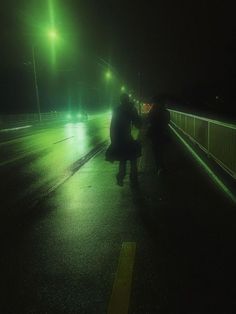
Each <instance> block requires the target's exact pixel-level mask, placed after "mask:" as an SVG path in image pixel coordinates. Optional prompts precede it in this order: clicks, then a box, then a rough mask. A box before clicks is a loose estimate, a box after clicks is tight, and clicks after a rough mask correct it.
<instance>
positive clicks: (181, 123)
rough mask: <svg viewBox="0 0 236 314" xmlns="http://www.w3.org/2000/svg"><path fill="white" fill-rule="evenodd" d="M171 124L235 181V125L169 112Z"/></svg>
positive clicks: (173, 111)
mask: <svg viewBox="0 0 236 314" xmlns="http://www.w3.org/2000/svg"><path fill="white" fill-rule="evenodd" d="M169 111H170V116H171V122H172V123H173V125H175V126H176V127H177V128H178V129H180V130H181V131H182V132H183V133H185V134H186V135H187V136H188V137H189V138H190V139H191V140H192V141H193V142H195V143H196V144H198V145H199V147H200V148H201V149H202V150H204V151H205V152H206V153H207V155H208V156H209V157H212V158H213V159H214V160H215V161H216V162H217V163H218V164H219V165H220V166H221V167H222V168H223V169H224V170H225V171H227V172H228V173H229V174H230V175H231V176H232V177H233V178H234V179H236V125H233V124H227V123H224V122H220V121H216V120H211V119H207V118H204V117H199V116H196V115H192V114H188V113H184V112H180V111H175V110H171V109H169Z"/></svg>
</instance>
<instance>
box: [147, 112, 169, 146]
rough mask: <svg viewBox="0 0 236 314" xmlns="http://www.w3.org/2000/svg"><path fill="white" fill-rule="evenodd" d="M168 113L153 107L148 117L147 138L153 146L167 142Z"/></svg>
mask: <svg viewBox="0 0 236 314" xmlns="http://www.w3.org/2000/svg"><path fill="white" fill-rule="evenodd" d="M169 123H170V113H169V111H168V110H167V109H165V108H158V107H156V106H153V108H152V109H151V110H150V112H149V115H148V131H147V136H148V137H149V138H150V139H151V141H152V142H153V143H154V144H155V143H156V144H157V145H158V144H164V143H166V142H168V141H169V139H170V134H169Z"/></svg>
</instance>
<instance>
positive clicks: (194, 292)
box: [130, 136, 236, 314]
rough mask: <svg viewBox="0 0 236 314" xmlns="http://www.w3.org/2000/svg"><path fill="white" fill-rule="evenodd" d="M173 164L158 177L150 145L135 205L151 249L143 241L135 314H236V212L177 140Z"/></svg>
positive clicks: (169, 159) (171, 149)
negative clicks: (235, 288) (235, 287)
mask: <svg viewBox="0 0 236 314" xmlns="http://www.w3.org/2000/svg"><path fill="white" fill-rule="evenodd" d="M166 164H167V165H168V172H166V173H163V174H162V175H161V176H158V175H157V173H156V172H155V166H154V161H153V158H152V152H151V149H150V145H149V144H148V143H147V141H145V143H144V153H143V157H142V160H141V175H140V183H141V184H140V185H141V186H140V190H139V191H137V192H135V191H134V192H133V200H134V203H135V206H136V208H137V212H138V217H139V223H140V224H142V225H144V227H145V230H146V232H147V235H148V237H149V238H150V242H151V245H150V247H149V245H148V246H147V243H144V240H143V239H140V240H139V241H140V243H139V250H138V252H137V256H136V268H135V274H136V276H134V283H133V286H134V289H133V293H132V297H131V300H132V301H131V304H132V305H131V311H130V313H140V314H141V313H168V314H169V313H173V314H174V313H175V314H176V313H180V314H182V313H188V314H189V313H214V314H216V313H227V314H229V313H230V314H232V313H236V301H235V290H234V286H235V279H236V272H235V263H236V258H235V256H236V250H235V240H236V228H235V225H236V211H235V205H234V204H233V203H232V201H231V200H229V198H228V196H227V195H225V194H224V193H223V192H222V191H221V190H220V189H219V188H218V187H217V186H215V184H214V182H212V180H211V179H210V178H209V176H208V174H206V173H205V172H204V170H203V169H202V168H201V166H199V164H197V163H196V161H195V160H194V159H193V157H192V156H191V154H190V153H188V151H187V150H186V149H185V147H184V146H183V145H182V144H181V143H180V142H179V141H178V139H177V137H176V136H173V140H172V142H171V143H170V144H169V147H168V151H167V153H166ZM147 290H148V291H147Z"/></svg>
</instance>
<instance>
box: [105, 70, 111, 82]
mask: <svg viewBox="0 0 236 314" xmlns="http://www.w3.org/2000/svg"><path fill="white" fill-rule="evenodd" d="M111 78H112V74H111V71H107V72H106V79H107V80H110V79H111Z"/></svg>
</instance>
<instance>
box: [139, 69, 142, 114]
mask: <svg viewBox="0 0 236 314" xmlns="http://www.w3.org/2000/svg"><path fill="white" fill-rule="evenodd" d="M138 76H139V105H138V111H139V114H140V115H141V103H140V102H141V99H142V73H141V71H139V72H138Z"/></svg>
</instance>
